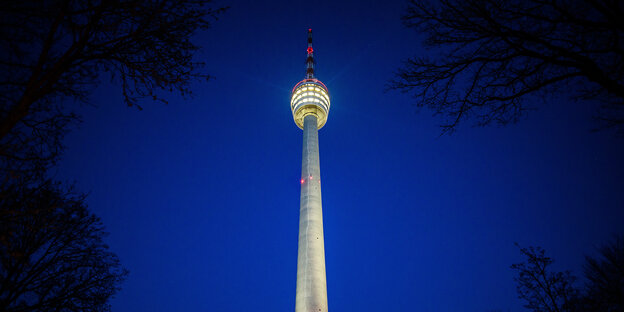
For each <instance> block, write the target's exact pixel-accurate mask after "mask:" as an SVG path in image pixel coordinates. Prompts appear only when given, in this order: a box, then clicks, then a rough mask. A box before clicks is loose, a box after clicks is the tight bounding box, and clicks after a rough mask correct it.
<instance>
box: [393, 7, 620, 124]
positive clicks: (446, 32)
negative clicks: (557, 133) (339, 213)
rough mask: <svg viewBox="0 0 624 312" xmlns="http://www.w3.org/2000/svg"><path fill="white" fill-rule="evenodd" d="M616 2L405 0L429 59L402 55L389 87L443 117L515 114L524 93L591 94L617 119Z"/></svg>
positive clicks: (504, 119)
mask: <svg viewBox="0 0 624 312" xmlns="http://www.w3.org/2000/svg"><path fill="white" fill-rule="evenodd" d="M623 13H624V9H623V6H622V5H621V4H620V3H619V2H617V1H589V0H586V1H585V0H579V1H551V0H529V1H520V0H518V1H499V0H484V1H481V0H465V1H459V0H441V1H435V2H434V1H418V0H412V1H410V6H409V7H408V9H407V12H406V14H405V15H404V16H403V21H404V23H405V25H406V26H407V27H410V28H414V29H416V30H417V31H419V32H420V33H423V34H424V35H425V36H426V38H425V41H424V42H425V45H426V46H427V47H430V48H433V50H432V54H434V55H435V56H434V57H427V56H421V57H417V58H412V59H409V60H408V61H407V62H406V63H405V64H404V66H403V67H402V68H400V69H399V70H398V72H397V73H396V78H395V80H394V81H391V83H390V88H391V89H398V90H402V91H404V92H410V93H412V94H413V95H414V96H415V98H416V100H417V102H416V103H417V104H418V105H420V106H428V107H430V108H432V109H433V110H434V111H435V112H436V113H437V114H442V115H444V116H446V117H447V123H446V124H444V125H443V126H442V127H443V130H444V131H445V132H446V131H453V130H454V129H455V128H456V126H457V125H458V124H459V123H460V122H461V121H462V120H464V119H466V118H470V117H475V118H476V120H477V124H478V125H486V124H490V123H491V122H492V121H495V122H497V123H499V124H507V123H510V122H515V121H517V120H518V118H520V117H521V116H523V114H524V113H525V111H526V110H527V107H526V104H525V102H524V100H525V98H526V97H527V96H530V95H533V94H543V93H551V92H556V93H563V94H565V95H566V96H571V97H572V98H575V99H584V100H589V99H591V100H593V101H596V102H599V103H601V104H602V105H603V106H606V107H608V108H609V110H602V111H600V112H599V113H602V114H604V113H609V112H613V111H616V112H620V113H619V114H608V115H601V116H600V117H601V118H604V119H608V120H609V121H610V122H611V123H612V124H615V125H622V124H624V118H622V115H621V112H622V111H623V110H624V26H623V25H624V23H623V22H622V21H621V18H618V17H621V16H622V15H623Z"/></svg>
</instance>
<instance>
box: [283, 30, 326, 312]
mask: <svg viewBox="0 0 624 312" xmlns="http://www.w3.org/2000/svg"><path fill="white" fill-rule="evenodd" d="M290 108H291V110H292V114H293V118H294V119H295V123H296V124H297V126H298V127H299V128H301V129H303V159H302V163H301V197H300V205H299V248H298V252H297V293H296V300H295V312H327V281H326V278H325V245H324V237H323V208H322V202H321V169H320V165H319V144H318V129H320V128H322V127H323V126H324V125H325V122H326V121H327V115H328V114H329V91H328V90H327V87H326V86H325V85H324V84H323V83H322V82H321V81H320V80H318V79H316V78H314V50H313V49H312V29H309V30H308V49H307V58H306V75H305V79H303V80H301V81H300V82H299V83H297V84H296V85H295V87H294V88H293V90H292V93H291V98H290Z"/></svg>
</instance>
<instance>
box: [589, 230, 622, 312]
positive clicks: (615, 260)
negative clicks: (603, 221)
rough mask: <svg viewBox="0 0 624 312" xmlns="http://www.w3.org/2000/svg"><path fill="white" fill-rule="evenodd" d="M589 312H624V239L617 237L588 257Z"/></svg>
mask: <svg viewBox="0 0 624 312" xmlns="http://www.w3.org/2000/svg"><path fill="white" fill-rule="evenodd" d="M585 278H586V279H587V282H586V284H585V287H586V295H585V300H583V302H584V304H585V310H586V311H600V312H612V311H624V237H623V236H616V237H614V238H613V239H612V240H611V241H610V242H609V243H607V244H605V245H604V246H602V247H601V248H600V249H599V256H598V257H590V256H587V257H585Z"/></svg>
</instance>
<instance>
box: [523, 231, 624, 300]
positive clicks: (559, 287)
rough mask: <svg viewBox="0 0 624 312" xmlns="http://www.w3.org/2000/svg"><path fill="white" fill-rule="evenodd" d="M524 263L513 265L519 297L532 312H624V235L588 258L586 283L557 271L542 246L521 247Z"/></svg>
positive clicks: (567, 273)
mask: <svg viewBox="0 0 624 312" xmlns="http://www.w3.org/2000/svg"><path fill="white" fill-rule="evenodd" d="M520 252H521V253H522V254H523V255H524V256H525V257H526V260H525V262H522V263H517V264H513V265H512V266H511V268H512V269H514V270H515V271H516V273H517V275H516V277H515V281H516V289H517V291H518V297H519V298H520V299H522V300H524V302H525V305H524V306H525V307H526V308H527V309H529V310H531V311H533V312H545V311H547V312H564V311H565V312H590V311H591V312H612V311H623V310H624V236H615V237H614V238H613V239H612V240H611V241H609V242H608V243H607V244H605V245H603V246H602V247H600V248H599V249H598V255H597V256H586V257H585V265H584V277H585V280H584V282H583V283H581V284H580V285H579V283H576V277H575V276H573V275H572V273H571V272H570V271H561V272H560V271H554V270H553V269H552V267H551V265H552V263H553V260H552V259H551V258H550V257H547V256H546V255H545V252H544V249H542V248H539V247H528V248H520Z"/></svg>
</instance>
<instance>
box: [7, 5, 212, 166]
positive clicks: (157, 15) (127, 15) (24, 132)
mask: <svg viewBox="0 0 624 312" xmlns="http://www.w3.org/2000/svg"><path fill="white" fill-rule="evenodd" d="M209 4H210V1H209V0H208V1H205V0H175V1H167V0H154V1H142V0H112V1H98V0H95V1H79V0H51V1H34V0H22V1H8V2H5V3H3V4H2V6H0V20H1V21H2V27H0V47H2V48H1V50H0V157H4V158H5V159H6V160H12V161H32V160H40V161H43V162H46V161H51V160H54V159H56V156H57V155H58V153H59V151H60V150H61V147H60V143H61V142H60V139H59V134H62V133H63V132H64V131H66V130H67V126H68V125H69V124H71V122H72V121H76V120H77V116H76V115H73V114H71V112H70V110H69V109H67V107H65V106H63V105H62V102H63V101H67V100H71V101H82V102H85V101H87V99H88V94H89V91H91V90H92V88H93V87H95V86H96V85H97V84H98V82H99V81H100V79H102V78H103V75H107V76H110V77H111V78H112V79H113V80H115V81H117V82H118V83H120V85H121V93H122V94H123V97H124V100H125V103H126V104H127V105H129V106H137V107H139V108H140V106H139V105H138V100H139V99H140V98H144V97H148V98H149V99H150V100H155V101H162V102H165V100H164V98H163V97H162V93H160V92H159V91H161V90H162V91H166V92H170V91H173V92H179V93H180V94H182V95H187V94H189V93H191V90H190V83H191V81H193V80H195V79H198V78H199V79H203V78H206V79H207V78H208V77H209V76H208V75H207V74H205V73H203V72H202V71H201V67H202V66H203V63H202V62H198V61H197V60H194V59H193V55H194V54H195V52H196V51H197V50H198V49H199V46H198V45H197V44H195V43H193V41H192V40H191V39H192V36H193V35H194V34H195V33H196V32H197V31H198V30H202V29H207V28H209V27H210V26H211V22H212V21H213V20H214V19H216V18H217V16H218V15H219V13H221V12H222V11H223V10H224V8H212V7H210V6H209ZM61 137H62V135H61Z"/></svg>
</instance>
